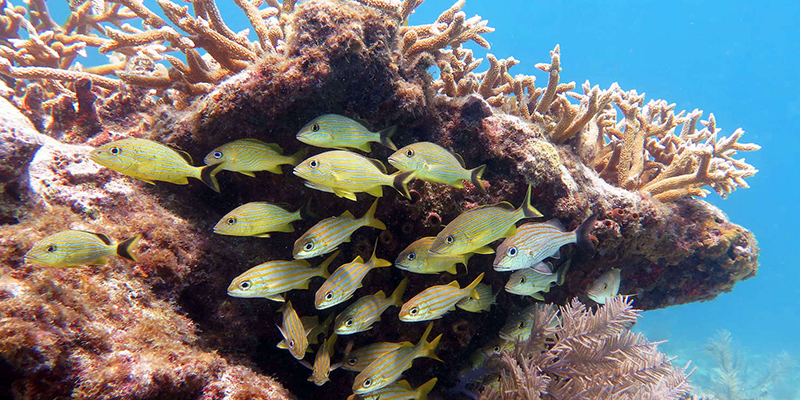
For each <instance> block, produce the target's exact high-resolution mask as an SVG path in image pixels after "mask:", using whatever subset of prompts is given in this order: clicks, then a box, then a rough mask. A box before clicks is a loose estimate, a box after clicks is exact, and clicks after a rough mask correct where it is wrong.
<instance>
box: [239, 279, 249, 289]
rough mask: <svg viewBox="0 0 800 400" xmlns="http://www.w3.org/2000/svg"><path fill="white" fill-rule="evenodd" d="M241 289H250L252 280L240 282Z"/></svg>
mask: <svg viewBox="0 0 800 400" xmlns="http://www.w3.org/2000/svg"><path fill="white" fill-rule="evenodd" d="M239 289H242V290H247V289H250V281H244V282H242V283H240V284H239Z"/></svg>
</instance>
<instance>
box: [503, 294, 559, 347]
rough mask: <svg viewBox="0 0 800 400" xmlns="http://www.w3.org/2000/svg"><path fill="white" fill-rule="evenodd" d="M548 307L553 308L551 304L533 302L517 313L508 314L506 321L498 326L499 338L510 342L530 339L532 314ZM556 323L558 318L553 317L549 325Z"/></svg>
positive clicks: (543, 310)
mask: <svg viewBox="0 0 800 400" xmlns="http://www.w3.org/2000/svg"><path fill="white" fill-rule="evenodd" d="M548 308H553V305H552V304H542V303H533V304H531V305H529V306H528V307H525V308H523V309H522V310H521V311H519V312H518V313H516V314H514V315H511V316H509V317H508V319H507V320H506V323H505V324H504V325H503V327H502V328H500V334H499V336H500V338H501V339H503V340H508V341H512V342H515V341H517V340H519V341H526V340H528V339H530V337H531V329H533V314H538V313H544V312H545V311H546V310H547V309H548ZM557 324H558V319H557V318H555V319H553V322H552V323H551V325H550V326H555V325H557Z"/></svg>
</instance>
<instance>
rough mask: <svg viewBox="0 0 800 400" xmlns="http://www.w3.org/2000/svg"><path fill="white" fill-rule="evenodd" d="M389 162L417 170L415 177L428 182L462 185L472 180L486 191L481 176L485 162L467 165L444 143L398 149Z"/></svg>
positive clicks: (408, 169)
mask: <svg viewBox="0 0 800 400" xmlns="http://www.w3.org/2000/svg"><path fill="white" fill-rule="evenodd" d="M389 164H392V165H393V166H394V167H395V168H397V169H399V170H400V171H416V172H417V174H416V178H417V179H423V180H426V181H428V182H436V183H444V184H446V185H450V186H452V187H455V188H459V189H461V188H463V187H464V183H463V181H465V180H466V181H470V182H472V184H473V185H475V187H476V188H478V190H480V191H481V193H484V194H485V193H486V186H484V184H483V181H482V180H481V177H482V176H483V171H484V170H485V169H486V165H485V164H484V165H481V166H479V167H477V168H474V169H469V170H468V169H466V166H465V165H464V160H463V159H462V158H461V156H459V155H458V154H455V153H450V152H449V151H447V150H445V149H444V148H443V147H442V146H439V145H438V144H435V143H431V142H417V143H413V144H410V145H408V146H406V147H403V148H402V149H400V150H397V151H396V152H395V153H394V154H392V155H391V156H389Z"/></svg>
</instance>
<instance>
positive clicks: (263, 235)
mask: <svg viewBox="0 0 800 400" xmlns="http://www.w3.org/2000/svg"><path fill="white" fill-rule="evenodd" d="M253 237H258V238H268V237H269V233H259V234H258V235H253Z"/></svg>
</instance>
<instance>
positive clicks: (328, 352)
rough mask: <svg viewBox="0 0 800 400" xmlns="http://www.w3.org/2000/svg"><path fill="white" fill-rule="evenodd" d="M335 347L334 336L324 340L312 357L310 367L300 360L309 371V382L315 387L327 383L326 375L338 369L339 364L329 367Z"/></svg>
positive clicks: (306, 362)
mask: <svg viewBox="0 0 800 400" xmlns="http://www.w3.org/2000/svg"><path fill="white" fill-rule="evenodd" d="M334 345H336V334H335V333H334V334H332V335H331V336H330V337H328V338H325V340H324V341H323V342H322V344H321V345H320V346H319V348H318V349H317V355H316V356H315V357H314V364H313V365H310V364H309V363H308V361H305V360H300V364H303V365H304V366H305V367H306V368H309V369H311V376H309V377H308V381H309V382H314V384H315V385H317V386H322V385H324V384H325V383H326V382H328V380H329V379H328V375H330V373H331V371H333V370H335V369H337V368H339V366H340V364H333V365H331V357H333V346H334Z"/></svg>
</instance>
